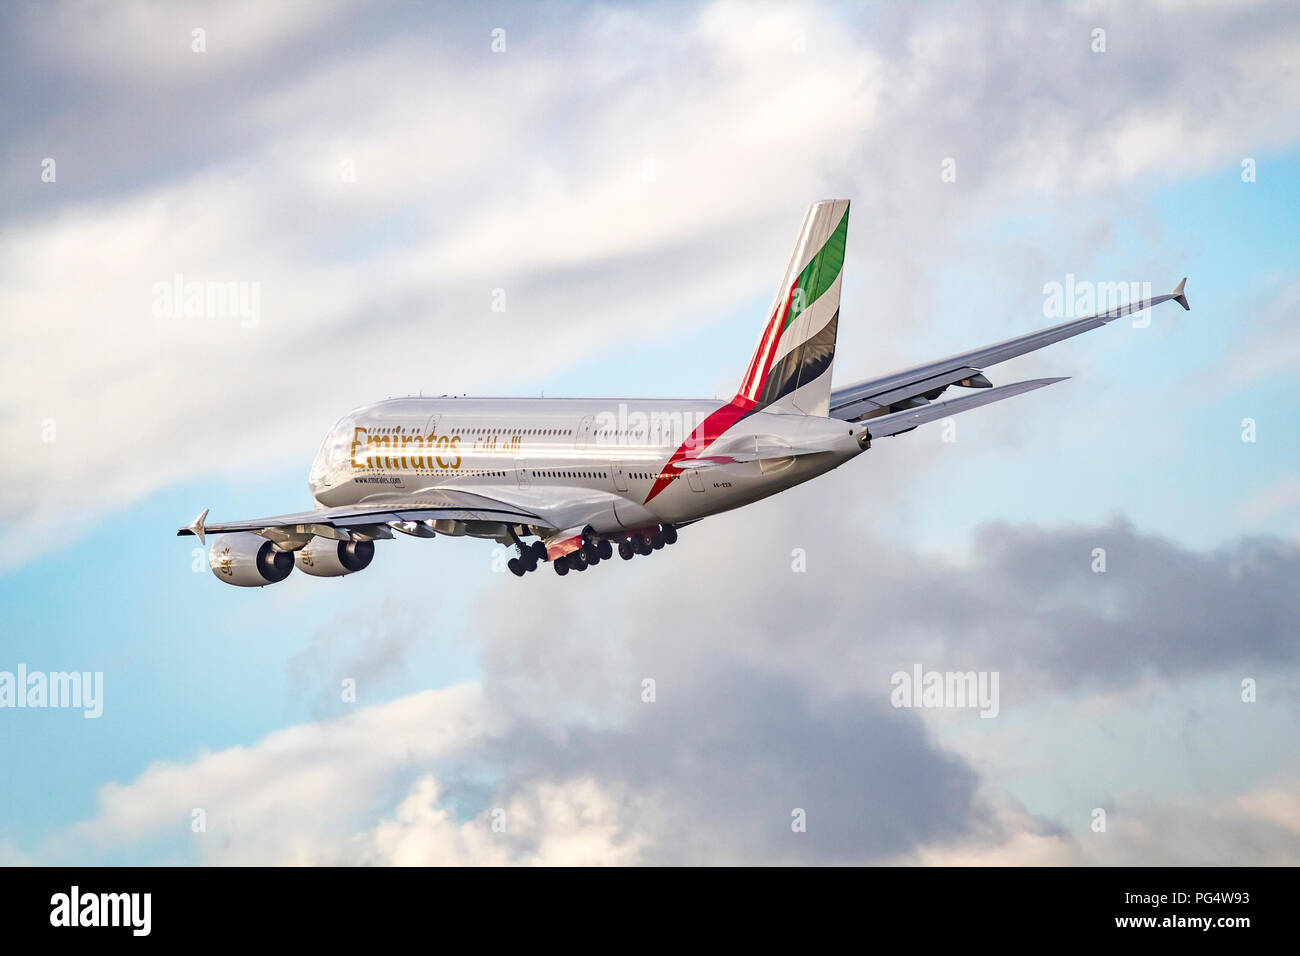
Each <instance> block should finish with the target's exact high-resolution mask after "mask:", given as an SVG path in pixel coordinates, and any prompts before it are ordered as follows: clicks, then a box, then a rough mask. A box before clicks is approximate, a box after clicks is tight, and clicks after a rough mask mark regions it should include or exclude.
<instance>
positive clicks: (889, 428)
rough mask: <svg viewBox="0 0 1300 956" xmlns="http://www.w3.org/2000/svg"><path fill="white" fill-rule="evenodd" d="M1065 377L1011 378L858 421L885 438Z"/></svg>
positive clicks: (868, 431) (872, 434)
mask: <svg viewBox="0 0 1300 956" xmlns="http://www.w3.org/2000/svg"><path fill="white" fill-rule="evenodd" d="M1068 377H1069V376H1066V377H1065V378H1068ZM1065 378H1036V379H1032V380H1031V381H1028V382H1015V383H1014V384H1011V385H1002V386H999V387H998V388H989V389H984V390H981V391H979V392H976V393H975V394H974V395H966V396H963V397H962V398H954V399H950V400H949V401H946V402H934V403H933V404H930V405H923V406H922V407H920V408H914V409H909V410H907V411H905V412H895V413H894V414H893V415H882V416H881V417H880V418H870V419H868V420H867V421H865V422H863V423H862V428H863V431H864V432H865V433H866V435H867V436H868V437H870V438H885V437H886V436H888V435H897V434H898V433H899V432H905V431H908V430H910V429H913V428H915V427H916V426H917V425H924V424H925V423H926V422H933V421H937V420H939V419H941V418H948V417H950V416H952V415H956V414H958V413H960V412H968V411H970V410H971V409H972V408H979V407H980V406H981V405H989V404H992V403H993V402H1000V401H1002V399H1004V398H1011V397H1012V396H1014V395H1021V394H1023V393H1024V392H1032V391H1033V390H1034V389H1036V388H1042V387H1043V386H1044V385H1054V384H1055V383H1057V382H1063V381H1065Z"/></svg>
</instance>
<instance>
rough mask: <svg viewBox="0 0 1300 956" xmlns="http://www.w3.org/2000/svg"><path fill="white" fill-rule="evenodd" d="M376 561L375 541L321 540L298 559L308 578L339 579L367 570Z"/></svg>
mask: <svg viewBox="0 0 1300 956" xmlns="http://www.w3.org/2000/svg"><path fill="white" fill-rule="evenodd" d="M374 557H375V543H374V542H373V541H334V540H333V539H331V538H322V537H319V536H317V537H314V538H312V539H311V540H310V541H308V542H307V544H306V545H305V546H304V547H303V548H302V550H300V551H298V552H297V553H296V554H295V555H294V562H295V563H296V564H297V565H298V567H299V569H300V570H301V571H302V572H303V573H304V574H311V575H314V576H316V577H318V578H338V577H342V576H343V575H345V574H352V573H353V572H355V571H362V570H364V569H365V568H367V567H369V566H370V562H371V561H372V560H374Z"/></svg>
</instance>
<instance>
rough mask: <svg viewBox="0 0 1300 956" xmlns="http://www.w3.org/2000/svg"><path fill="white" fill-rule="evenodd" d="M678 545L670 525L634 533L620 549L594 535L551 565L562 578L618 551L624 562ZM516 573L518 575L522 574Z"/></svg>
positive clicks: (537, 546)
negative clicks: (668, 546)
mask: <svg viewBox="0 0 1300 956" xmlns="http://www.w3.org/2000/svg"><path fill="white" fill-rule="evenodd" d="M676 541H677V529H676V528H674V527H673V526H672V525H670V524H666V525H663V526H662V527H659V528H647V529H645V530H643V531H635V532H633V533H632V534H630V535H628V536H627V537H625V538H623V539H621V540H620V541H619V542H618V544H617V546H616V545H615V544H614V543H613V542H611V541H610V540H609V539H608V538H598V537H596V536H595V535H594V534H591V533H590V532H588V535H587V536H586V537H585V538H584V539H583V542H582V544H581V545H579V546H578V547H577V548H576V549H574V550H573V551H570V552H569V553H568V554H564V555H561V556H560V557H558V558H556V559H555V560H553V561H552V562H551V564H553V565H554V566H555V573H556V574H558V575H560V576H561V577H563V576H564V575H566V574H568V573H569V572H570V571H578V572H582V571H585V570H587V568H590V567H595V566H596V565H597V564H600V562H602V561H608V560H609V559H611V558H612V557H614V551H615V550H616V549H617V551H618V556H619V557H620V558H622V559H623V560H624V561H631V560H632V558H633V557H634V556H635V555H638V554H649V553H650V552H652V551H661V550H663V548H664V547H665V546H666V545H670V544H675V543H676ZM532 547H533V548H536V549H540V550H541V551H543V552H545V548H544V547H543V546H542V544H541V543H540V542H538V543H537V544H534V545H533V546H532ZM532 553H533V552H532V551H531V550H530V551H529V557H531V556H532ZM518 560H519V562H520V564H521V566H523V567H525V568H526V570H531V568H528V567H527V565H528V561H527V559H524V558H520V559H518ZM513 564H514V562H511V565H512V566H511V568H510V570H511V571H514V567H513ZM515 573H516V574H518V573H521V572H515Z"/></svg>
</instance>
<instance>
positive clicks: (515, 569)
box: [506, 558, 532, 578]
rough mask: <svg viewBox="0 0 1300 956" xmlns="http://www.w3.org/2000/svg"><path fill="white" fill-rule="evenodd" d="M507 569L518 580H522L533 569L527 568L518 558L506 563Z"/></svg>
mask: <svg viewBox="0 0 1300 956" xmlns="http://www.w3.org/2000/svg"><path fill="white" fill-rule="evenodd" d="M506 567H507V568H509V569H510V573H511V574H513V575H514V576H515V577H517V578H522V577H523V576H524V575H525V574H526V573H527V572H528V571H531V570H532V569H531V568H526V567H525V566H524V563H523V562H522V561H520V560H519V559H518V558H511V559H510V560H509V561H507V562H506Z"/></svg>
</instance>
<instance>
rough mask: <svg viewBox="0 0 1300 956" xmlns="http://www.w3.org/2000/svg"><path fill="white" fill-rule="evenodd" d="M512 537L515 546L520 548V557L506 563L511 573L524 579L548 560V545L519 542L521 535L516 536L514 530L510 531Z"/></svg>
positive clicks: (539, 542) (534, 542)
mask: <svg viewBox="0 0 1300 956" xmlns="http://www.w3.org/2000/svg"><path fill="white" fill-rule="evenodd" d="M510 537H512V538H514V539H515V546H516V547H518V548H519V557H517V558H511V559H510V560H509V561H507V562H506V567H507V568H509V569H510V573H511V574H513V575H514V576H515V577H517V578H522V577H523V576H524V575H525V574H527V573H528V572H529V571H536V570H537V565H538V564H539V563H541V562H542V561H545V560H546V545H544V544H542V542H541V541H533V542H530V543H529V544H524V543H523V542H522V541H520V540H519V535H517V534H515V529H514V528H511V529H510Z"/></svg>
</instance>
